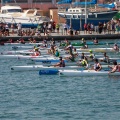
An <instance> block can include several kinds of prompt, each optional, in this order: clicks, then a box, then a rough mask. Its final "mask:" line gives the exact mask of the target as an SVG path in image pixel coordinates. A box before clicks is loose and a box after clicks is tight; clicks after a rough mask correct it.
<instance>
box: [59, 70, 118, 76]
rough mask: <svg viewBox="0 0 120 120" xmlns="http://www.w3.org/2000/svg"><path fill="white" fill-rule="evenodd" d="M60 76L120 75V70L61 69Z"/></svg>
mask: <svg viewBox="0 0 120 120" xmlns="http://www.w3.org/2000/svg"><path fill="white" fill-rule="evenodd" d="M59 75H60V76H72V77H73V76H74V77H77V76H79V77H86V76H111V75H120V72H115V73H109V72H108V71H95V70H83V71H82V70H81V71H80V70H61V71H60V72H59Z"/></svg>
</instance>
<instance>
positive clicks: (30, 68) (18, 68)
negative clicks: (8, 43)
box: [11, 65, 85, 71]
mask: <svg viewBox="0 0 120 120" xmlns="http://www.w3.org/2000/svg"><path fill="white" fill-rule="evenodd" d="M64 69H66V70H69V69H79V70H83V69H85V68H84V67H80V66H66V67H54V66H44V65H25V66H12V67H11V71H38V70H64Z"/></svg>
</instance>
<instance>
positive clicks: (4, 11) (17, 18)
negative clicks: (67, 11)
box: [0, 4, 50, 28]
mask: <svg viewBox="0 0 120 120" xmlns="http://www.w3.org/2000/svg"><path fill="white" fill-rule="evenodd" d="M40 14H41V12H40V10H37V9H28V10H26V11H24V12H23V10H22V8H21V7H20V6H18V5H13V6H12V5H9V4H6V5H4V6H2V7H1V14H0V21H1V22H3V23H7V24H16V25H17V24H19V23H21V24H22V28H36V27H37V26H38V24H42V23H43V22H49V21H50V18H49V17H47V16H41V15H40Z"/></svg>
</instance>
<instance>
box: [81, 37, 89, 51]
mask: <svg viewBox="0 0 120 120" xmlns="http://www.w3.org/2000/svg"><path fill="white" fill-rule="evenodd" d="M82 45H83V46H82V47H81V49H87V48H88V45H87V44H86V40H85V39H84V38H82Z"/></svg>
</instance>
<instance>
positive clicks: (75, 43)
mask: <svg viewBox="0 0 120 120" xmlns="http://www.w3.org/2000/svg"><path fill="white" fill-rule="evenodd" d="M114 43H115V42H104V41H103V42H102V41H99V43H94V42H90V41H87V42H86V44H87V45H108V44H114ZM71 44H72V45H73V46H83V43H82V42H72V43H71ZM117 44H120V42H117ZM60 46H66V43H61V44H60Z"/></svg>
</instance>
